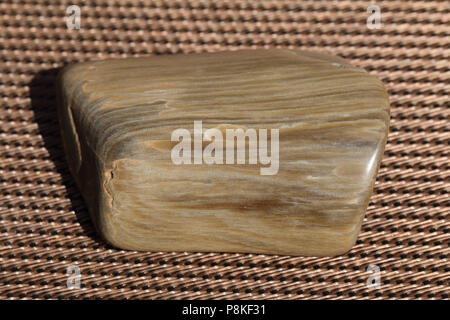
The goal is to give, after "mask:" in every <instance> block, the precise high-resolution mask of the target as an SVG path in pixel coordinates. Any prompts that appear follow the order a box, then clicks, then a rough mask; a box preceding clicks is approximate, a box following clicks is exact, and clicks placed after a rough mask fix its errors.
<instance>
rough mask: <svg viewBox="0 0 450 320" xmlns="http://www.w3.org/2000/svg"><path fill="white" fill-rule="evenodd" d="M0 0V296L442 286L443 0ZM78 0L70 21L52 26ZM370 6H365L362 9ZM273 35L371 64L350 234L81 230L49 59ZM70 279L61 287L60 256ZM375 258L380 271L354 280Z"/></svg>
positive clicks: (352, 291) (449, 50)
mask: <svg viewBox="0 0 450 320" xmlns="http://www.w3.org/2000/svg"><path fill="white" fill-rule="evenodd" d="M373 3H374V2H372V1H337V2H336V1H333V2H331V1H330V2H327V1H233V2H222V1H217V2H203V1H202V2H200V1H190V2H187V1H169V0H167V1H161V0H160V1H148V3H147V4H144V1H137V0H136V1H134V0H133V1H132V0H128V1H105V0H102V1H82V2H81V1H72V2H66V1H61V3H58V1H50V0H47V1H45V0H43V1H41V0H34V1H33V0H30V1H2V3H1V4H0V56H1V62H0V70H1V71H0V92H1V104H0V123H1V127H0V179H1V181H0V205H1V207H0V268H1V269H0V298H3V299H5V298H11V299H85V298H87V299H112V298H115V299H122V298H128V299H136V298H139V299H187V298H191V299H389V298H391V299H447V298H448V292H449V287H450V286H449V280H450V272H449V264H448V257H447V255H448V253H449V226H450V223H449V220H448V217H449V193H448V192H449V187H450V184H449V178H450V174H449V158H448V151H449V135H450V134H449V121H448V120H449V110H448V107H449V96H448V94H449V78H450V70H449V54H450V47H449V45H450V41H449V40H450V37H449V34H450V27H449V24H450V22H449V19H450V5H449V2H448V1H446V0H444V1H389V2H387V1H386V2H383V1H378V2H377V5H379V7H380V10H381V25H380V28H379V29H370V28H368V27H367V24H366V22H367V19H368V16H369V15H370V14H369V13H367V7H369V6H370V5H371V4H373ZM70 4H78V5H79V6H80V9H81V29H80V30H76V29H75V30H69V29H68V28H67V26H66V20H65V17H66V16H67V14H66V8H67V6H69V5H70ZM372 22H373V21H372ZM258 47H289V48H299V49H306V50H319V51H328V52H331V53H333V54H336V55H339V56H341V57H343V58H345V59H348V60H349V61H350V62H351V63H353V64H354V65H357V66H360V67H363V68H365V69H366V70H368V71H369V72H370V73H372V74H373V75H375V76H377V77H379V78H380V79H381V80H383V82H384V83H385V85H386V87H387V88H388V90H389V94H390V98H391V108H392V121H391V132H390V135H389V142H388V145H387V148H386V152H385V155H384V158H383V161H382V165H381V169H380V171H379V174H378V178H377V183H376V186H375V190H374V194H373V196H372V199H371V202H370V205H369V208H368V211H367V215H366V219H365V220H364V224H363V227H362V230H361V234H360V236H359V240H358V242H357V244H356V245H355V247H354V248H353V249H352V250H351V251H350V252H349V253H347V254H345V255H343V256H339V257H334V258H314V257H313V258H304V257H289V256H270V255H251V254H221V253H208V254H204V253H174V252H148V253H138V252H127V251H121V250H117V249H114V248H112V247H110V246H109V245H107V244H105V243H104V242H103V241H101V240H100V239H99V237H98V236H97V234H96V233H95V232H94V229H93V226H92V224H91V222H90V219H89V217H88V213H87V211H86V207H85V205H84V203H83V200H82V198H81V196H80V193H79V191H78V190H77V188H76V186H75V185H74V181H73V179H72V177H71V176H70V174H69V172H68V168H67V165H66V162H65V158H64V154H63V151H62V146H61V139H60V136H59V127H58V122H57V120H56V117H55V112H56V109H55V108H56V107H55V105H56V102H55V94H54V88H53V84H54V82H55V75H56V73H57V68H59V67H61V66H63V65H66V64H68V63H71V62H76V61H84V60H91V59H103V58H110V57H130V56H144V55H152V54H174V53H181V52H204V51H219V50H224V49H238V48H258ZM71 265H74V266H76V267H78V268H79V270H80V272H81V274H80V275H81V288H79V289H76V288H72V289H69V288H67V279H68V274H67V273H66V272H67V269H68V267H69V266H71ZM369 265H375V266H377V267H378V268H380V273H379V276H380V280H381V281H380V286H379V287H373V286H367V281H368V279H369V277H370V276H374V275H375V273H374V272H376V270H375V269H376V267H375V269H374V270H375V271H371V269H370V270H367V268H368V266H369Z"/></svg>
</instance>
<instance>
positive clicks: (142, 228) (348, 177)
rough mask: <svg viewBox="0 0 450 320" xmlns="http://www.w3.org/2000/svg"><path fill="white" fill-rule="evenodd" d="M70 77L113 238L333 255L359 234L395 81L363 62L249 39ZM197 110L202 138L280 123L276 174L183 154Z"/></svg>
mask: <svg viewBox="0 0 450 320" xmlns="http://www.w3.org/2000/svg"><path fill="white" fill-rule="evenodd" d="M58 86H59V89H58V92H59V98H60V103H59V118H60V122H61V128H62V136H63V141H64V147H65V151H66V155H67V160H68V162H69V167H70V170H71V172H72V174H73V176H74V177H75V180H76V182H77V185H78V186H79V189H80V191H81V193H82V195H83V197H84V199H85V201H86V204H87V206H88V209H89V212H90V214H91V216H92V219H93V221H94V224H95V226H96V228H97V230H98V231H99V233H100V234H101V235H102V236H103V237H104V238H105V239H106V240H107V241H108V242H109V243H111V244H112V245H114V246H116V247H119V248H123V249H131V250H151V251H200V252H208V251H213V252H249V253H267V254H287V255H314V256H330V255H337V254H342V253H344V252H346V251H348V250H349V249H350V248H351V247H352V246H353V244H354V243H355V241H356V238H357V236H358V233H359V230H360V227H361V223H362V220H363V218H364V214H365V210H366V208H367V205H368V201H369V197H370V194H371V191H372V188H373V184H374V181H375V177H376V173H377V170H378V166H379V163H380V158H381V156H382V153H383V150H384V146H385V143H386V137H387V132H388V124H389V102H388V97H387V94H386V91H385V89H384V87H383V85H382V83H381V82H380V81H379V80H377V79H376V78H374V77H373V76H370V75H369V74H368V73H366V72H365V71H364V70H362V69H358V68H354V67H352V66H350V65H349V64H347V63H346V62H345V61H343V60H341V59H339V58H335V57H330V56H327V55H322V54H315V53H307V52H301V51H292V50H276V49H272V50H246V51H232V52H219V53H205V54H190V55H172V56H156V57H147V58H131V59H121V60H105V61H94V62H87V63H80V64H76V65H72V66H69V67H67V68H65V69H64V70H63V71H62V72H61V73H60V77H59V79H58ZM194 121H197V122H198V121H201V124H202V130H203V131H201V133H200V137H202V135H203V136H204V133H205V131H206V130H207V129H211V128H216V129H218V130H219V131H220V132H225V131H226V130H227V129H230V128H231V129H235V128H240V129H242V130H244V131H245V130H248V129H255V130H256V131H257V132H261V131H258V130H260V129H267V130H268V132H272V131H270V130H272V129H277V130H278V132H279V134H278V137H277V138H278V140H277V141H279V156H278V162H277V166H278V168H277V171H276V173H275V174H270V175H264V174H261V168H264V167H267V166H268V165H267V164H262V162H258V163H257V164H254V163H253V164H249V163H248V162H249V156H248V155H247V156H246V162H245V163H244V164H242V163H240V164H232V163H228V164H227V163H225V161H224V164H218V163H215V164H207V163H205V162H201V163H192V164H186V163H182V164H175V163H174V162H173V159H172V158H171V155H172V151H173V148H174V146H175V145H176V144H177V143H178V141H175V142H174V141H172V133H173V132H174V130H176V129H179V128H185V129H187V130H189V132H190V133H192V137H194V136H195V132H194ZM258 135H259V137H261V134H258ZM224 136H225V133H224ZM274 137H275V136H273V137H272V134H270V135H268V141H267V145H268V148H267V149H268V150H269V153H270V146H271V141H275V140H274V139H275V138H274ZM216 138H217V137H216ZM217 139H218V138H217ZM249 141H250V138H249V139H248V141H247V143H246V144H245V146H246V147H249V144H250V142H249ZM208 143H209V142H208V141H205V140H203V142H201V146H200V148H201V149H200V150H204V149H205V148H206V147H207V145H208ZM227 143H228V141H227ZM227 143H224V149H223V153H224V154H225V153H226V150H225V149H227V148H228V144H227ZM193 144H195V142H194V143H193ZM230 146H231V144H230ZM258 148H260V146H258ZM248 150H250V147H249V149H248ZM259 151H260V150H258V152H259ZM216 152H218V151H216ZM193 153H194V152H193ZM217 154H219V153H217ZM215 155H216V154H215ZM191 156H192V159H194V154H192V155H191ZM192 162H194V160H193V161H192Z"/></svg>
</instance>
